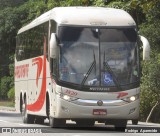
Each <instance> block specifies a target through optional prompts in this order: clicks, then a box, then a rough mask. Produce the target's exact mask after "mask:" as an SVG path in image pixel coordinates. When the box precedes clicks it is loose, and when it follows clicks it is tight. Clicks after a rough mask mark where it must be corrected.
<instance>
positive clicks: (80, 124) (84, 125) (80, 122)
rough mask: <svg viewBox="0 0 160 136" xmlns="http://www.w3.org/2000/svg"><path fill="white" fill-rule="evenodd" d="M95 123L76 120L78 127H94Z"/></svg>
mask: <svg viewBox="0 0 160 136" xmlns="http://www.w3.org/2000/svg"><path fill="white" fill-rule="evenodd" d="M94 123H95V121H94V120H76V125H77V126H78V127H93V126H94Z"/></svg>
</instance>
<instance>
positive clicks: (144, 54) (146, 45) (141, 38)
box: [139, 35, 150, 60]
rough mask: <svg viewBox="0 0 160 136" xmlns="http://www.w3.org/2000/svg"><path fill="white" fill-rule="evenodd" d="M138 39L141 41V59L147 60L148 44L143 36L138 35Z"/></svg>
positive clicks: (148, 55) (148, 53) (148, 54)
mask: <svg viewBox="0 0 160 136" xmlns="http://www.w3.org/2000/svg"><path fill="white" fill-rule="evenodd" d="M139 37H140V40H141V41H142V43H143V60H149V59H150V44H149V42H148V40H147V38H145V37H144V36H141V35H140V36H139Z"/></svg>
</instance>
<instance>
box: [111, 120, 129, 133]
mask: <svg viewBox="0 0 160 136" xmlns="http://www.w3.org/2000/svg"><path fill="white" fill-rule="evenodd" d="M114 125H115V130H116V131H122V132H124V131H125V129H126V126H127V120H118V121H117V122H116V123H115V124H114Z"/></svg>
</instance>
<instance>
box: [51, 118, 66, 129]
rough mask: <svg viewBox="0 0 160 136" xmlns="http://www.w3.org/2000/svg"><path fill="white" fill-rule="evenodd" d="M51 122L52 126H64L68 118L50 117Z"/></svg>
mask: <svg viewBox="0 0 160 136" xmlns="http://www.w3.org/2000/svg"><path fill="white" fill-rule="evenodd" d="M49 123H50V126H51V127H52V128H54V127H64V126H65V124H66V120H65V119H56V118H53V117H50V118H49Z"/></svg>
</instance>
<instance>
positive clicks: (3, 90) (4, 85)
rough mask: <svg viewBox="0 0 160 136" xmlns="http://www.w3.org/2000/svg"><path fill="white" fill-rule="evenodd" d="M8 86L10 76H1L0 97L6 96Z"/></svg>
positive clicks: (4, 97) (9, 84) (9, 85)
mask: <svg viewBox="0 0 160 136" xmlns="http://www.w3.org/2000/svg"><path fill="white" fill-rule="evenodd" d="M10 87H11V78H10V77H8V76H4V77H3V78H1V88H0V94H1V99H6V98H7V93H8V91H9V88H10Z"/></svg>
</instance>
